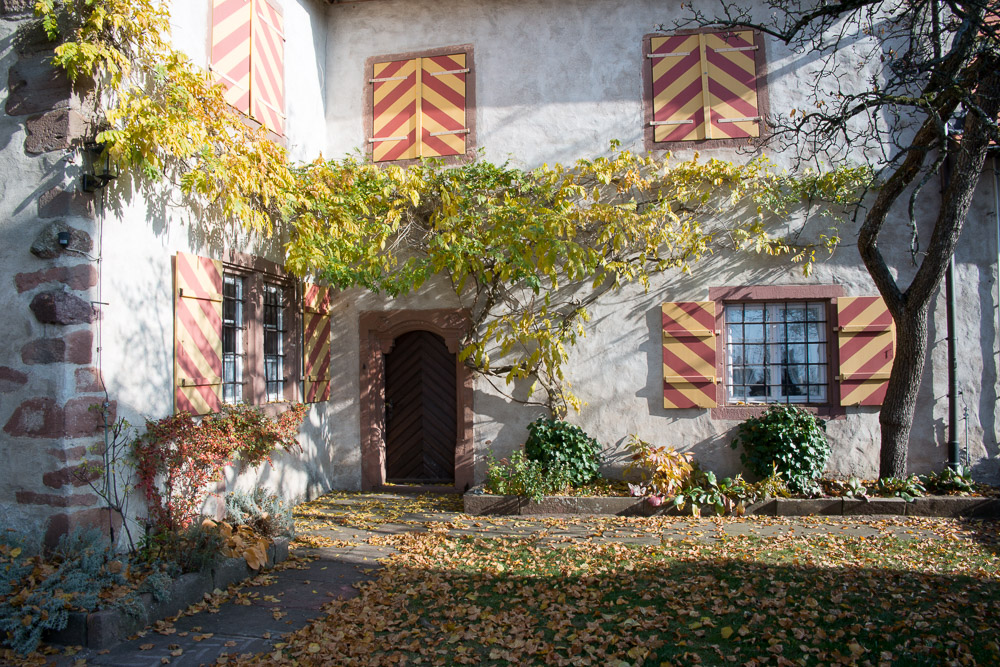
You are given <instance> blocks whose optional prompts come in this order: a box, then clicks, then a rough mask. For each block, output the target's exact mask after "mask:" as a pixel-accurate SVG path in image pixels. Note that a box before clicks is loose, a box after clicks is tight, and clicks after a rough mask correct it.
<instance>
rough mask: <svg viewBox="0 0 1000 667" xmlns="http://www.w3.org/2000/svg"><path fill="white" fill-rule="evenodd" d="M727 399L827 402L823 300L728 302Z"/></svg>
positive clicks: (756, 401) (825, 309)
mask: <svg viewBox="0 0 1000 667" xmlns="http://www.w3.org/2000/svg"><path fill="white" fill-rule="evenodd" d="M725 322H726V399H727V402H728V403H813V404H817V403H827V393H828V390H829V378H828V372H829V366H828V359H827V346H828V342H827V340H828V339H827V331H828V323H827V304H826V303H825V302H787V303H761V302H757V303H753V302H751V303H727V304H726V306H725Z"/></svg>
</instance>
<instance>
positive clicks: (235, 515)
mask: <svg viewBox="0 0 1000 667" xmlns="http://www.w3.org/2000/svg"><path fill="white" fill-rule="evenodd" d="M226 521H228V522H229V523H231V524H232V525H233V526H250V528H252V529H253V530H254V532H256V533H258V534H260V535H262V536H264V537H275V536H277V535H292V534H293V533H294V532H295V523H294V521H293V520H292V510H291V508H289V507H288V505H286V504H285V502H284V501H283V500H282V499H281V498H280V497H279V496H278V495H277V494H274V493H270V492H269V491H268V490H267V489H254V490H253V491H251V492H247V491H233V492H231V493H229V494H227V495H226Z"/></svg>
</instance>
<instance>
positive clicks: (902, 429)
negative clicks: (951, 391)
mask: <svg viewBox="0 0 1000 667" xmlns="http://www.w3.org/2000/svg"><path fill="white" fill-rule="evenodd" d="M929 312H930V302H929V301H928V302H925V303H924V305H923V306H922V307H920V308H918V309H917V310H916V312H913V313H911V312H905V313H904V315H903V317H902V318H901V319H902V321H901V322H899V321H897V323H896V354H895V358H894V360H893V362H892V373H891V375H890V376H889V384H888V386H887V387H886V392H885V400H883V401H882V411H881V412H880V413H879V417H878V421H879V425H880V426H881V430H882V446H881V449H880V452H879V468H878V474H879V477H904V476H905V475H906V450H907V444H908V443H909V441H910V428H911V427H912V426H913V413H914V412H915V410H916V407H917V393H918V392H919V390H920V381H921V379H922V378H923V374H924V360H925V359H926V356H927V318H928V315H929Z"/></svg>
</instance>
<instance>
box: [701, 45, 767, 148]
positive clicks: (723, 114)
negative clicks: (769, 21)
mask: <svg viewBox="0 0 1000 667" xmlns="http://www.w3.org/2000/svg"><path fill="white" fill-rule="evenodd" d="M704 37H705V58H706V60H707V65H708V90H707V94H708V107H709V109H710V112H711V125H710V127H709V132H710V138H712V139H725V138H740V137H759V136H760V116H759V114H758V110H757V64H756V61H755V54H756V52H757V46H756V45H755V44H754V36H753V32H752V31H750V30H739V31H734V32H714V33H707V34H705V35H704Z"/></svg>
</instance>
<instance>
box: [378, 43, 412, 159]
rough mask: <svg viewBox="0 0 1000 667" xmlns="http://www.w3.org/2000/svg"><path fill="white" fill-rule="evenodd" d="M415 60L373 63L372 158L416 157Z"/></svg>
mask: <svg viewBox="0 0 1000 667" xmlns="http://www.w3.org/2000/svg"><path fill="white" fill-rule="evenodd" d="M417 66H418V59H413V60H394V61H391V62H384V63H375V67H374V70H373V75H374V76H373V77H372V79H371V83H372V136H371V138H370V139H369V141H370V142H371V144H372V158H373V160H374V161H375V162H386V161H389V160H405V159H408V158H415V157H417V118H418V114H417V102H418V97H419V95H418V92H417V85H418V81H417V79H418V70H417Z"/></svg>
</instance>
